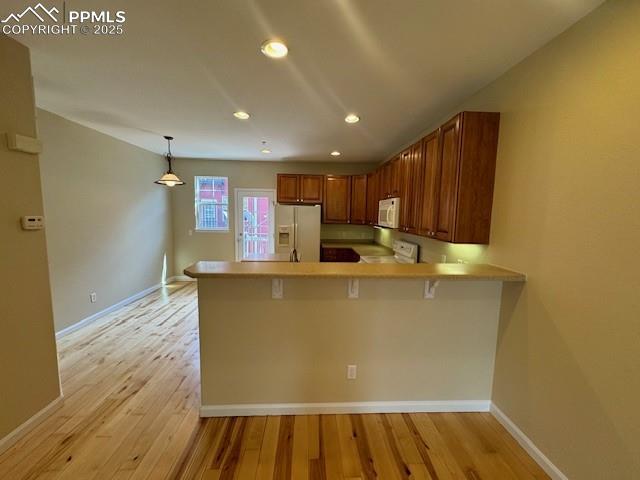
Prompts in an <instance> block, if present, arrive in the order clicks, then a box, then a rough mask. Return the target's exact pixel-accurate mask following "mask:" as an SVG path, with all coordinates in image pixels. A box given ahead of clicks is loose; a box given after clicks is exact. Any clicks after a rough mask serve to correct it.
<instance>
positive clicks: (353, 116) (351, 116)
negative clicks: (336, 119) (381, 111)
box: [344, 113, 360, 123]
mask: <svg viewBox="0 0 640 480" xmlns="http://www.w3.org/2000/svg"><path fill="white" fill-rule="evenodd" d="M344 121H345V122H347V123H358V122H359V121H360V117H359V116H358V115H356V114H355V113H350V114H349V115H347V116H346V117H344Z"/></svg>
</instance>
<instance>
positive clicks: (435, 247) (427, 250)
mask: <svg viewBox="0 0 640 480" xmlns="http://www.w3.org/2000/svg"><path fill="white" fill-rule="evenodd" d="M374 239H375V242H376V243H379V244H381V245H384V246H386V247H390V248H391V247H392V244H393V241H394V240H406V241H407V242H411V243H417V244H418V245H419V246H420V261H421V262H427V263H457V262H458V260H462V261H463V262H468V263H485V261H486V252H487V246H486V245H472V244H455V243H448V242H441V241H439V240H432V239H430V238H425V237H419V236H417V235H411V234H410V233H401V232H398V231H395V230H391V229H388V228H380V227H376V228H375V229H374ZM443 256H444V258H443Z"/></svg>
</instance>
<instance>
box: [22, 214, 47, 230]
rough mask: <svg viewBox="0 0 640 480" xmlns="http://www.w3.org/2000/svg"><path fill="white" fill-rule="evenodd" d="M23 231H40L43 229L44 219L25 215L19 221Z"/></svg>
mask: <svg viewBox="0 0 640 480" xmlns="http://www.w3.org/2000/svg"><path fill="white" fill-rule="evenodd" d="M20 223H21V224H22V229H23V230H42V229H43V228H44V217H43V216H42V215H27V216H26V217H22V218H21V219H20Z"/></svg>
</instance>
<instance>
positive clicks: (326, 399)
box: [185, 262, 525, 416]
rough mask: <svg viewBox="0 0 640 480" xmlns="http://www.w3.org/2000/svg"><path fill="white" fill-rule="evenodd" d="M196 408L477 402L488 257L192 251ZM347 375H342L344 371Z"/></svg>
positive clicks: (494, 325)
mask: <svg viewBox="0 0 640 480" xmlns="http://www.w3.org/2000/svg"><path fill="white" fill-rule="evenodd" d="M185 274H186V275H188V276H190V277H192V278H196V279H197V280H198V302H199V315H200V362H201V389H202V395H201V402H202V406H201V416H226V415H264V414H285V413H286V414H298V413H330V412H333V413H338V412H389V411H401V412H408V411H486V410H488V408H489V400H490V398H491V385H492V380H493V367H494V357H495V350H496V340H497V329H498V321H499V315H500V301H501V291H502V283H503V282H524V281H525V276H524V275H523V274H520V273H517V272H513V271H510V270H506V269H503V268H499V267H495V266H492V265H472V264H415V265H401V264H378V265H371V264H361V263H360V264H350V263H286V262H284V263H283V262H255V263H254V262H246V263H233V262H198V263H196V264H194V265H192V266H191V267H189V268H187V269H186V270H185ZM354 376H355V378H348V377H354Z"/></svg>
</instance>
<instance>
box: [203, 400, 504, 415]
mask: <svg viewBox="0 0 640 480" xmlns="http://www.w3.org/2000/svg"><path fill="white" fill-rule="evenodd" d="M490 404H491V402H490V401H489V400H443V401H424V402H343V403H338V402H336V403H254V404H235V405H202V406H201V407H200V416H201V417H246V416H252V415H319V414H338V413H418V412H488V411H489V406H490Z"/></svg>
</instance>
